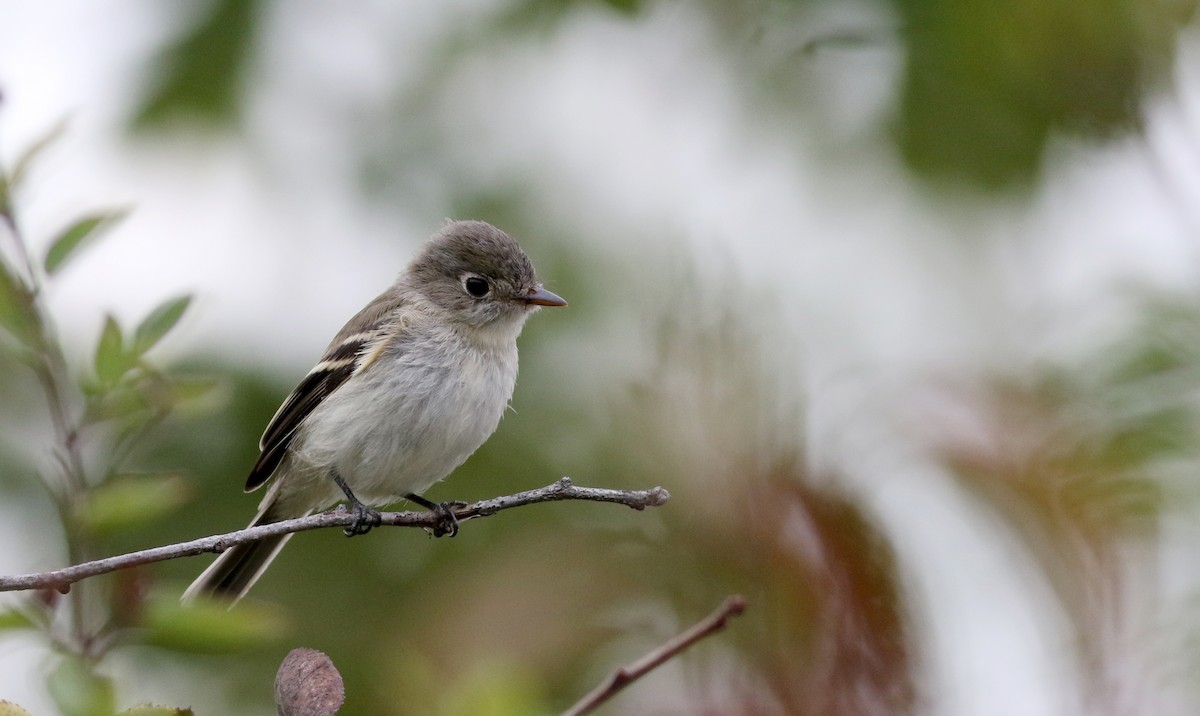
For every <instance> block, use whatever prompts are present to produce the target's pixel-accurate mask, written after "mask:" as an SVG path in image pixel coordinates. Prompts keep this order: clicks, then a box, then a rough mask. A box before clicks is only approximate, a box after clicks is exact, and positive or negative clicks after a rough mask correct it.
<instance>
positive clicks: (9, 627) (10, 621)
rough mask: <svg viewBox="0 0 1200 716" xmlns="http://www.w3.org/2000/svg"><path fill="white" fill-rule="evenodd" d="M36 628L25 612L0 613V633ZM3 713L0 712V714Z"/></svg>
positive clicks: (17, 610) (6, 611)
mask: <svg viewBox="0 0 1200 716" xmlns="http://www.w3.org/2000/svg"><path fill="white" fill-rule="evenodd" d="M35 626H37V625H36V624H34V622H33V620H32V619H30V618H29V615H28V614H26V613H25V612H23V611H21V610H19V609H16V608H12V609H5V610H4V611H2V612H0V632H3V631H15V630H17V629H29V628H32V627H35ZM2 713H3V712H0V714H2Z"/></svg>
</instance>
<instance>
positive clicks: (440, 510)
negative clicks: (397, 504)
mask: <svg viewBox="0 0 1200 716" xmlns="http://www.w3.org/2000/svg"><path fill="white" fill-rule="evenodd" d="M404 497H406V498H407V499H409V500H412V501H413V502H415V503H417V504H418V505H420V506H421V507H424V508H425V509H427V510H429V511H430V512H432V513H433V515H434V517H436V518H437V521H436V522H435V523H434V524H433V536H434V537H442V536H445V535H449V536H451V537H453V536H454V535H456V534H458V518H457V517H455V516H454V508H455V507H466V506H467V503H465V502H460V501H458V500H450V501H448V502H431V501H429V500H426V499H425V498H424V497H421V496H420V495H416V494H413V493H411V492H410V493H408V494H407V495H405V496H404Z"/></svg>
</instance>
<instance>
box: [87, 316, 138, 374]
mask: <svg viewBox="0 0 1200 716" xmlns="http://www.w3.org/2000/svg"><path fill="white" fill-rule="evenodd" d="M135 362H136V357H134V356H133V355H132V354H130V352H129V351H127V350H125V339H124V338H123V337H122V336H121V327H120V326H119V325H117V319H115V318H113V317H112V314H109V315H108V316H105V318H104V329H103V330H102V331H101V332H100V341H99V342H98V343H97V344H96V361H95V366H96V377H97V378H99V379H100V382H101V383H103V384H105V385H112V384H113V383H116V382H117V381H118V380H120V379H121V376H123V375H125V372H126V371H128V370H129V369H130V368H132V367H133V364H134V363H135Z"/></svg>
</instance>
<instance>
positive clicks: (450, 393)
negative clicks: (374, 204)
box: [183, 221, 567, 606]
mask: <svg viewBox="0 0 1200 716" xmlns="http://www.w3.org/2000/svg"><path fill="white" fill-rule="evenodd" d="M565 305H567V302H566V301H565V300H563V299H562V298H560V297H559V296H558V295H556V294H554V293H552V292H551V291H549V290H547V289H546V288H544V287H543V285H542V284H541V283H539V282H538V280H537V277H536V274H535V271H534V268H533V264H532V262H530V260H529V257H528V256H527V255H526V254H525V252H524V251H523V250H522V249H521V247H520V246H519V245H518V244H517V242H516V241H515V240H513V239H512V238H511V237H510V236H509V235H508V234H506V233H505V232H503V231H501V230H500V229H497V228H496V227H494V226H492V225H491V224H488V223H485V222H482V221H447V222H446V223H445V224H443V226H442V227H441V230H440V231H439V232H438V233H437V234H435V235H434V236H433V237H432V238H431V239H430V240H429V241H428V242H426V243H425V244H424V246H423V247H422V248H421V249H420V250H419V251H418V252H417V254H416V255H415V257H414V258H413V259H412V261H411V262H410V263H409V264H408V266H407V268H406V269H405V270H404V271H403V272H401V273H400V275H399V277H398V278H397V279H396V281H395V283H393V284H392V285H391V286H390V287H389V288H387V289H386V290H385V291H384V292H383V293H381V294H380V295H379V296H378V297H376V298H375V299H374V300H372V301H371V302H370V303H368V304H367V305H366V306H365V307H364V308H363V309H362V310H360V311H359V312H358V313H356V314H355V315H354V316H353V317H352V318H351V319H350V320H349V321H347V323H346V325H345V326H343V327H342V329H341V330H340V331H338V333H337V334H336V335H335V336H334V338H333V340H332V341H331V342H330V343H329V346H328V347H327V348H326V349H325V352H324V354H323V355H322V356H321V358H320V360H319V361H318V362H317V364H316V365H315V366H314V367H313V368H312V370H310V371H309V372H308V374H307V375H306V376H305V377H304V379H303V380H301V381H300V384H299V385H298V386H296V388H295V389H294V390H293V391H292V392H291V394H290V395H288V397H287V398H286V399H285V400H284V401H283V404H282V405H281V406H280V407H279V409H278V411H276V413H275V416H274V417H273V418H272V419H271V421H270V422H269V423H268V424H267V427H266V430H265V431H264V432H263V434H262V438H261V439H260V441H259V451H260V452H259V456H258V459H257V460H256V461H255V463H254V466H253V467H252V468H251V470H250V474H249V476H248V477H247V478H246V485H245V490H246V492H251V491H254V490H257V489H259V488H261V487H263V486H264V485H267V484H268V483H269V484H270V487H269V488H268V490H267V492H266V494H265V495H264V497H263V499H262V502H261V503H260V504H259V508H258V514H257V515H255V517H254V520H253V521H252V522H251V524H250V526H252V527H253V526H257V525H264V524H270V523H273V522H278V521H281V520H285V519H290V518H293V517H302V516H305V515H309V514H311V513H313V512H314V511H317V510H320V509H324V508H327V507H330V506H332V505H334V504H335V503H338V502H341V501H343V500H344V501H345V502H346V503H347V506H348V507H349V509H350V510H352V511H353V513H354V515H355V518H354V521H353V523H352V524H351V525H350V526H348V527H346V528H345V532H346V534H347V535H357V534H364V533H365V532H367V531H369V530H370V529H371V528H372V527H373V526H376V525H378V524H379V521H380V517H379V513H378V512H377V511H376V510H375V509H373V507H372V506H384V505H389V504H393V503H395V502H398V501H400V500H403V499H409V500H412V501H413V502H416V503H418V504H420V505H422V506H423V507H425V508H427V509H434V510H435V511H437V512H438V513H439V525H441V524H443V522H442V521H443V520H446V519H448V520H449V521H448V524H446V525H445V526H444V527H439V528H437V529H435V535H437V534H439V533H450V534H453V533H454V532H456V531H457V523H456V522H454V520H453V513H452V512H450V509H449V506H448V505H449V503H440V504H439V503H433V502H430V501H428V500H426V499H425V498H423V497H421V496H420V493H422V492H424V491H425V490H427V489H428V488H429V487H430V486H431V485H433V484H434V483H436V482H438V481H439V480H441V479H442V478H444V477H446V476H447V475H448V474H450V473H451V472H452V471H454V470H455V469H456V468H457V467H458V466H459V465H461V464H462V463H463V462H464V461H465V460H466V459H467V458H468V457H469V456H470V455H471V454H472V453H474V452H475V450H476V449H478V448H479V446H480V445H482V444H483V443H484V442H485V441H486V440H487V439H488V437H490V436H491V434H492V433H493V432H494V431H495V430H496V427H497V426H498V425H499V423H500V419H501V417H502V416H503V414H504V411H505V409H506V408H507V406H508V404H509V401H510V399H511V398H512V394H513V389H514V387H515V385H516V379H517V337H518V336H519V335H520V333H521V329H522V327H523V326H524V325H525V321H526V320H527V319H528V318H529V317H530V316H531V315H533V314H534V313H535V312H536V311H537V310H539V309H540V308H542V307H547V306H565ZM290 537H291V534H285V535H280V536H275V537H267V538H265V539H262V540H259V541H257V542H251V543H245V544H239V545H235V546H233V547H231V548H229V549H227V550H226V551H225V552H223V553H222V554H221V555H219V556H218V557H217V559H216V561H214V562H213V563H212V564H211V565H210V566H209V567H208V568H207V569H206V570H204V572H203V573H202V574H201V575H200V576H199V577H197V578H196V580H195V581H194V582H193V583H192V584H191V586H190V587H188V589H187V590H186V591H185V592H184V595H183V600H184V602H192V601H195V600H197V599H200V598H217V599H223V600H226V601H228V602H229V603H230V606H232V604H233V603H236V602H237V601H238V600H239V599H241V598H242V597H243V596H244V595H245V594H246V592H248V591H249V590H250V588H251V587H252V586H253V585H254V583H255V582H256V581H258V579H259V577H261V576H262V574H263V572H264V571H265V570H266V568H267V566H268V565H269V564H270V562H271V561H272V560H273V559H274V558H275V556H276V555H278V554H279V551H280V550H281V549H282V548H283V546H284V544H285V543H286V542H287V541H288V539H289V538H290Z"/></svg>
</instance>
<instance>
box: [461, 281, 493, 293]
mask: <svg viewBox="0 0 1200 716" xmlns="http://www.w3.org/2000/svg"><path fill="white" fill-rule="evenodd" d="M463 287H464V288H466V289H467V293H469V294H471V295H472V296H474V297H475V298H483V297H484V296H486V295H488V291H490V290H491V289H490V288H488V282H487V281H486V280H484V279H482V278H479V277H478V276H470V277H468V278H467V280H466V281H463Z"/></svg>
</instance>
